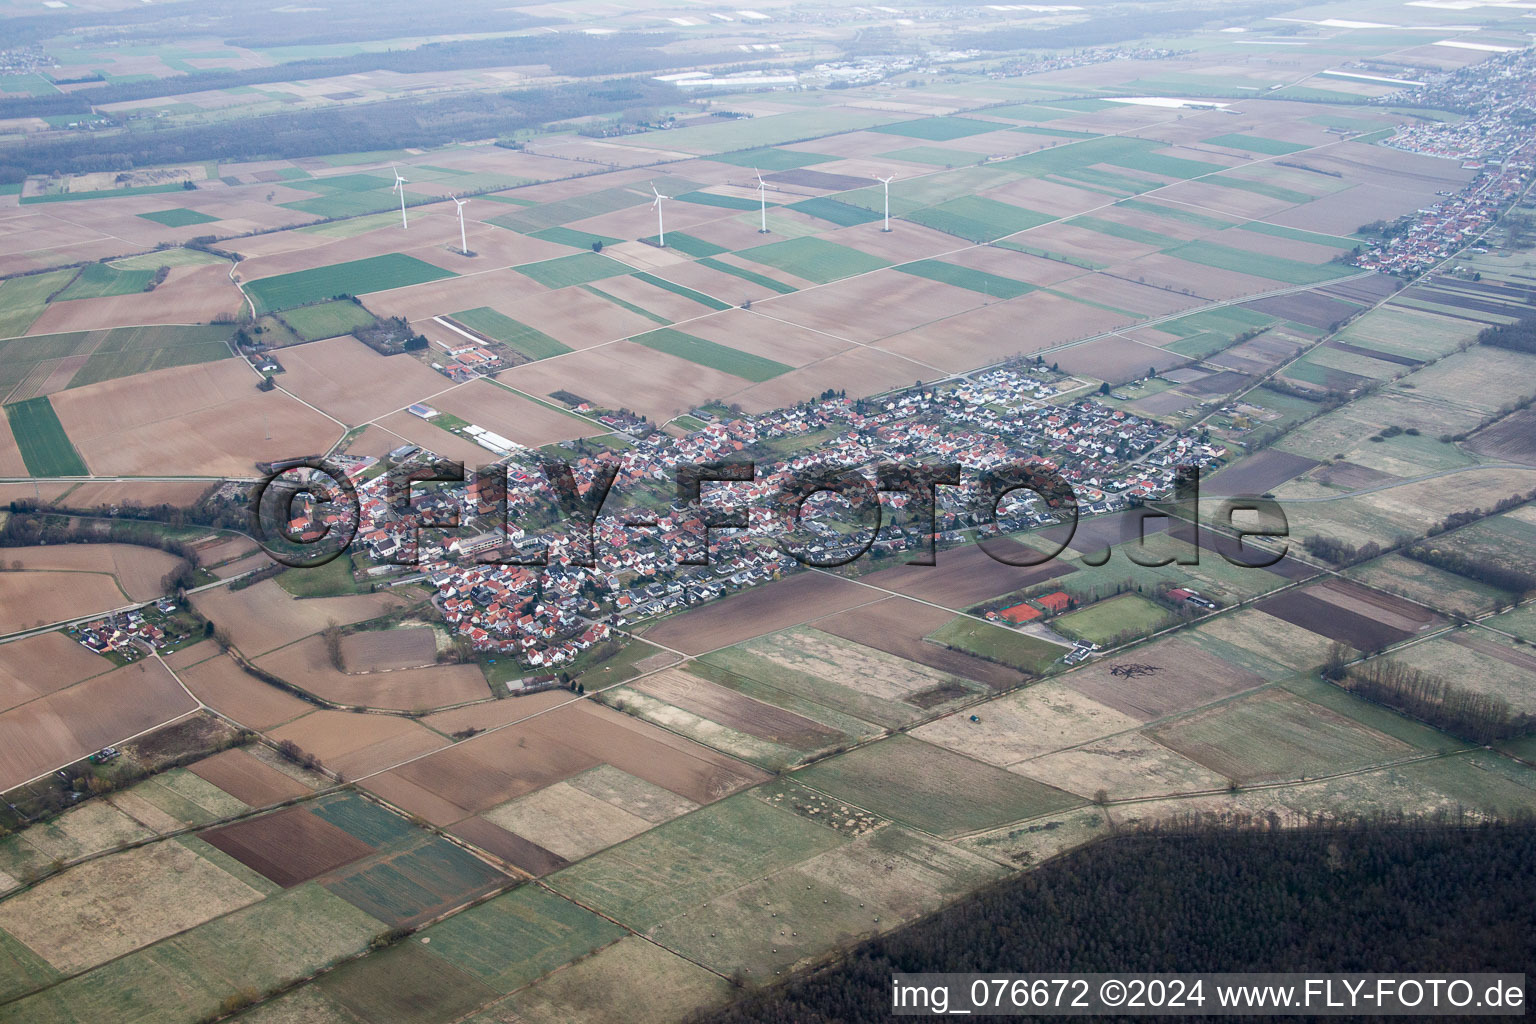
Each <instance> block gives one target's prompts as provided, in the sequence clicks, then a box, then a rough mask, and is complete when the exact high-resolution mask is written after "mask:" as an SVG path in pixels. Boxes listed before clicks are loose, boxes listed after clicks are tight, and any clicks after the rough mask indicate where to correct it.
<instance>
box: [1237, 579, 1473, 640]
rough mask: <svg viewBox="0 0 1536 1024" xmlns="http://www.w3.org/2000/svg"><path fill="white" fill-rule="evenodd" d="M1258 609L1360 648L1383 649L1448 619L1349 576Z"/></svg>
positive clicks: (1286, 595)
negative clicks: (1346, 579)
mask: <svg viewBox="0 0 1536 1024" xmlns="http://www.w3.org/2000/svg"><path fill="white" fill-rule="evenodd" d="M1256 607H1257V608H1258V609H1259V610H1260V611H1262V612H1267V613H1268V614H1270V615H1273V616H1275V617H1276V618H1279V619H1284V620H1285V621H1286V622H1289V623H1291V624H1293V625H1297V626H1300V627H1301V628H1303V629H1309V630H1311V631H1312V632H1314V633H1317V634H1319V635H1321V636H1326V637H1327V638H1328V639H1330V640H1338V641H1340V642H1341V643H1346V644H1348V645H1349V646H1351V647H1353V648H1354V649H1355V650H1357V651H1374V650H1378V649H1380V648H1382V647H1385V646H1387V645H1388V644H1395V643H1398V642H1400V641H1403V640H1406V639H1408V638H1409V637H1411V636H1413V635H1415V634H1416V633H1418V632H1420V631H1421V630H1424V629H1426V628H1428V627H1430V626H1432V625H1435V624H1438V623H1440V622H1441V621H1443V620H1441V619H1440V618H1439V617H1438V616H1436V615H1435V614H1434V613H1433V612H1431V611H1429V610H1428V609H1427V608H1424V607H1422V606H1421V605H1416V604H1413V603H1412V602H1410V601H1405V600H1403V599H1402V598H1400V597H1394V596H1392V595H1391V594H1384V593H1382V592H1381V591H1379V590H1372V589H1370V588H1369V587H1362V586H1360V585H1359V584H1358V583H1351V582H1348V581H1345V580H1329V581H1327V582H1325V583H1320V584H1318V585H1317V586H1314V587H1308V588H1306V589H1304V590H1287V591H1285V592H1284V593H1281V594H1276V595H1275V596H1274V597H1271V598H1268V599H1266V600H1264V601H1261V602H1259V604H1258V605H1256Z"/></svg>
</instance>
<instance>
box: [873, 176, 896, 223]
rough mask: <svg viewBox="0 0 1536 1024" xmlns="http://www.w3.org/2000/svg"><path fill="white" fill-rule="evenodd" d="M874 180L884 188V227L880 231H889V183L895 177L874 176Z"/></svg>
mask: <svg viewBox="0 0 1536 1024" xmlns="http://www.w3.org/2000/svg"><path fill="white" fill-rule="evenodd" d="M874 179H875V180H876V181H878V182H879V183H880V184H882V185H884V186H885V227H883V228H881V229H880V230H881V231H889V230H891V182H893V181H895V180H896V175H894V174H893V175H891V176H890V177H889V178H882V177H880V175H878V174H876V175H874Z"/></svg>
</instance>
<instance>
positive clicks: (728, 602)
mask: <svg viewBox="0 0 1536 1024" xmlns="http://www.w3.org/2000/svg"><path fill="white" fill-rule="evenodd" d="M929 571H932V570H929ZM876 575H879V574H878V573H877V574H876ZM879 596H880V595H879V594H877V593H875V592H873V591H871V590H869V589H867V588H865V587H861V586H859V585H858V584H857V583H851V582H849V581H848V580H844V579H839V578H838V577H836V576H827V575H825V574H823V573H818V572H800V573H796V574H794V575H793V576H790V577H788V578H787V579H782V580H777V581H775V582H773V583H769V584H767V585H765V586H761V587H753V588H752V589H750V590H748V591H746V592H745V593H742V594H736V595H735V596H732V597H728V598H726V599H725V600H723V601H717V602H715V603H713V604H708V605H705V606H704V607H702V608H699V609H696V610H694V611H691V612H686V613H684V614H682V615H677V616H674V617H672V618H670V619H667V620H665V621H663V622H660V623H657V624H656V625H655V626H653V627H651V628H650V629H648V630H647V631H646V632H645V639H646V640H648V641H650V642H651V643H655V644H660V645H662V646H663V647H671V648H674V649H676V650H679V651H682V652H683V653H684V654H704V653H705V652H707V651H713V650H716V649H717V648H720V647H729V646H731V645H732V644H737V643H740V642H741V641H743V640H750V639H751V638H753V637H756V636H763V635H764V634H766V633H774V632H777V631H778V630H781V629H785V628H787V627H789V626H795V625H799V624H800V623H802V622H808V621H810V620H811V619H816V618H820V617H821V616H823V615H829V614H831V613H832V612H840V611H843V610H844V609H846V608H852V607H853V606H854V605H857V604H864V603H867V602H870V601H875V600H877V599H878V598H879Z"/></svg>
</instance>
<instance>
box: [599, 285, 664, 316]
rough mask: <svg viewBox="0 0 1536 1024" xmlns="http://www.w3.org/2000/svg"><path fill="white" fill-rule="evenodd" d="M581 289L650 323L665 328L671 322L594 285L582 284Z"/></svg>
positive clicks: (658, 314)
mask: <svg viewBox="0 0 1536 1024" xmlns="http://www.w3.org/2000/svg"><path fill="white" fill-rule="evenodd" d="M581 288H582V290H583V291H588V292H591V293H592V294H593V295H596V296H597V297H598V298H600V299H603V300H604V301H606V302H611V303H613V304H614V305H615V306H618V307H619V308H620V309H627V310H629V311H630V312H631V313H634V314H635V315H636V316H643V317H645V318H646V319H647V320H649V321H651V322H652V323H657V324H661V325H663V326H665V325H667V324H670V323H671V322H672V321H671V320H668V319H667V318H666V317H664V316H662V315H661V314H660V313H652V312H651V311H650V310H648V309H644V308H642V307H640V306H637V305H635V304H634V303H633V302H630V301H628V300H627V299H621V298H619V297H618V296H617V295H609V294H608V293H607V292H605V291H603V290H602V289H601V288H598V287H597V286H596V285H590V284H584V285H582V286H581Z"/></svg>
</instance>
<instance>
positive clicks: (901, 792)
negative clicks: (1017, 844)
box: [795, 709, 1083, 836]
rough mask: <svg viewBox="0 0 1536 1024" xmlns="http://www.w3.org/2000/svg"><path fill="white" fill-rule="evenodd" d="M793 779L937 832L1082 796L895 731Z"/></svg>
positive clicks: (979, 825)
mask: <svg viewBox="0 0 1536 1024" xmlns="http://www.w3.org/2000/svg"><path fill="white" fill-rule="evenodd" d="M982 713H983V714H984V713H985V709H983V712H982ZM795 779H796V780H797V781H799V782H800V783H802V784H803V785H806V786H810V787H811V788H812V789H818V790H821V791H822V792H824V793H827V794H829V795H830V796H833V797H835V798H837V799H839V800H847V801H849V802H850V803H854V804H857V805H858V806H860V807H863V808H866V809H868V810H871V811H874V812H875V813H876V814H880V815H884V816H885V817H887V818H891V819H892V820H894V821H899V822H901V823H903V824H906V825H911V826H912V827H913V828H918V829H921V830H923V831H925V832H930V833H933V834H935V835H941V836H948V835H958V834H961V833H965V832H976V831H980V830H982V829H985V828H995V827H997V826H999V825H1006V824H1007V823H1008V822H1011V821H1019V820H1021V819H1023V818H1032V817H1034V816H1036V815H1039V814H1047V813H1049V812H1051V811H1057V810H1061V809H1062V808H1065V807H1072V806H1074V805H1077V804H1080V803H1082V802H1083V801H1082V799H1081V798H1080V797H1076V796H1073V795H1072V794H1071V793H1064V792H1062V791H1061V790H1059V789H1056V788H1055V787H1053V786H1047V785H1045V784H1044V783H1043V782H1036V781H1035V780H1033V779H1028V778H1025V777H1024V776H1022V775H1015V774H1014V773H1012V772H1010V771H1006V770H1004V769H1002V768H995V767H993V766H992V765H989V764H983V763H982V762H980V761H973V760H971V759H970V758H968V757H964V756H962V755H960V754H956V753H953V752H951V751H949V750H946V749H944V748H943V747H936V746H933V745H932V744H930V743H924V742H923V741H921V740H916V739H913V738H912V737H910V736H902V735H897V736H892V737H890V738H889V739H884V740H881V741H880V742H878V743H872V744H870V745H868V746H864V747H858V748H857V749H855V750H852V751H849V752H848V753H846V754H842V755H840V756H838V757H834V758H831V759H829V760H826V761H820V762H818V763H816V764H813V765H811V766H810V767H809V768H806V769H804V770H803V771H800V772H797V773H796V774H795ZM961 794H963V796H961Z"/></svg>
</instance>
